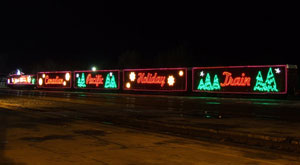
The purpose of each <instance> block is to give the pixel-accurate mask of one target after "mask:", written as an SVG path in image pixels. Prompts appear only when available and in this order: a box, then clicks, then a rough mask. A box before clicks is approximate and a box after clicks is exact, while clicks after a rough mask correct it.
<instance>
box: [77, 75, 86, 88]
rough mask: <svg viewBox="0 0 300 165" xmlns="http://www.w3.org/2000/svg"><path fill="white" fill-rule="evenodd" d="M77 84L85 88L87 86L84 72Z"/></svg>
mask: <svg viewBox="0 0 300 165" xmlns="http://www.w3.org/2000/svg"><path fill="white" fill-rule="evenodd" d="M77 86H78V87H80V88H85V87H86V84H85V75H84V73H81V78H80V77H78V80H77Z"/></svg>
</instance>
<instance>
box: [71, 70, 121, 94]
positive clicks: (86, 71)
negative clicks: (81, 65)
mask: <svg viewBox="0 0 300 165" xmlns="http://www.w3.org/2000/svg"><path fill="white" fill-rule="evenodd" d="M93 72H118V88H78V87H75V86H76V85H75V81H76V73H93ZM73 81H74V83H73V87H74V89H96V90H119V89H120V70H118V69H114V70H96V71H92V70H79V71H74V72H73Z"/></svg>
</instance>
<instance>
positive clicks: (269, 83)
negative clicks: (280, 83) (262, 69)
mask: <svg viewBox="0 0 300 165" xmlns="http://www.w3.org/2000/svg"><path fill="white" fill-rule="evenodd" d="M265 84H266V90H267V91H268V92H278V89H277V84H276V81H275V77H274V74H273V72H272V68H270V69H269V72H268V76H267V79H266V82H265Z"/></svg>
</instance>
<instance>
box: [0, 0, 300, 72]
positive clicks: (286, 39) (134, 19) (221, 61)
mask: <svg viewBox="0 0 300 165" xmlns="http://www.w3.org/2000/svg"><path fill="white" fill-rule="evenodd" d="M1 15H2V17H3V19H2V21H1V24H2V26H3V27H4V30H2V31H1V36H2V37H1V38H0V73H5V74H6V73H9V72H11V71H13V70H15V69H17V68H21V69H22V70H23V72H25V73H33V72H37V71H47V70H49V71H50V70H86V69H89V68H90V67H91V66H93V65H95V66H97V67H98V68H99V69H122V68H146V67H151V68H153V67H193V66H195V67H197V66H220V65H221V66H228V65H257V64H259V65H270V64H296V65H298V64H300V63H299V62H298V61H295V56H296V55H297V54H299V50H298V49H297V46H296V43H295V42H294V40H295V39H296V36H295V34H296V31H297V29H298V26H296V21H295V18H296V16H295V15H293V14H292V13H290V12H285V11H276V12H275V11H270V10H268V9H267V8H262V9H257V10H253V9H250V8H249V9H245V8H241V9H235V8H233V7H231V8H230V7H227V6H226V7H222V6H220V7H216V6H210V7H207V8H206V7H205V6H201V7H200V8H199V6H193V5H189V6H184V5H183V6H181V5H180V4H179V5H178V6H176V7H170V6H159V7H158V6H153V7H152V6H138V7H137V6H133V5H132V6H131V5H129V4H127V5H118V6H109V5H106V4H104V3H103V4H83V3H80V2H79V1H74V2H73V3H62V2H39V3H30V2H26V3H25V2H23V3H20V4H9V5H8V7H7V8H6V9H5V10H2V11H1ZM4 15H5V16H4Z"/></svg>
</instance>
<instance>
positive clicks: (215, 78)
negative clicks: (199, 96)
mask: <svg viewBox="0 0 300 165" xmlns="http://www.w3.org/2000/svg"><path fill="white" fill-rule="evenodd" d="M213 89H214V90H220V89H221V87H220V82H219V78H218V76H217V75H215V77H214V83H213Z"/></svg>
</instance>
